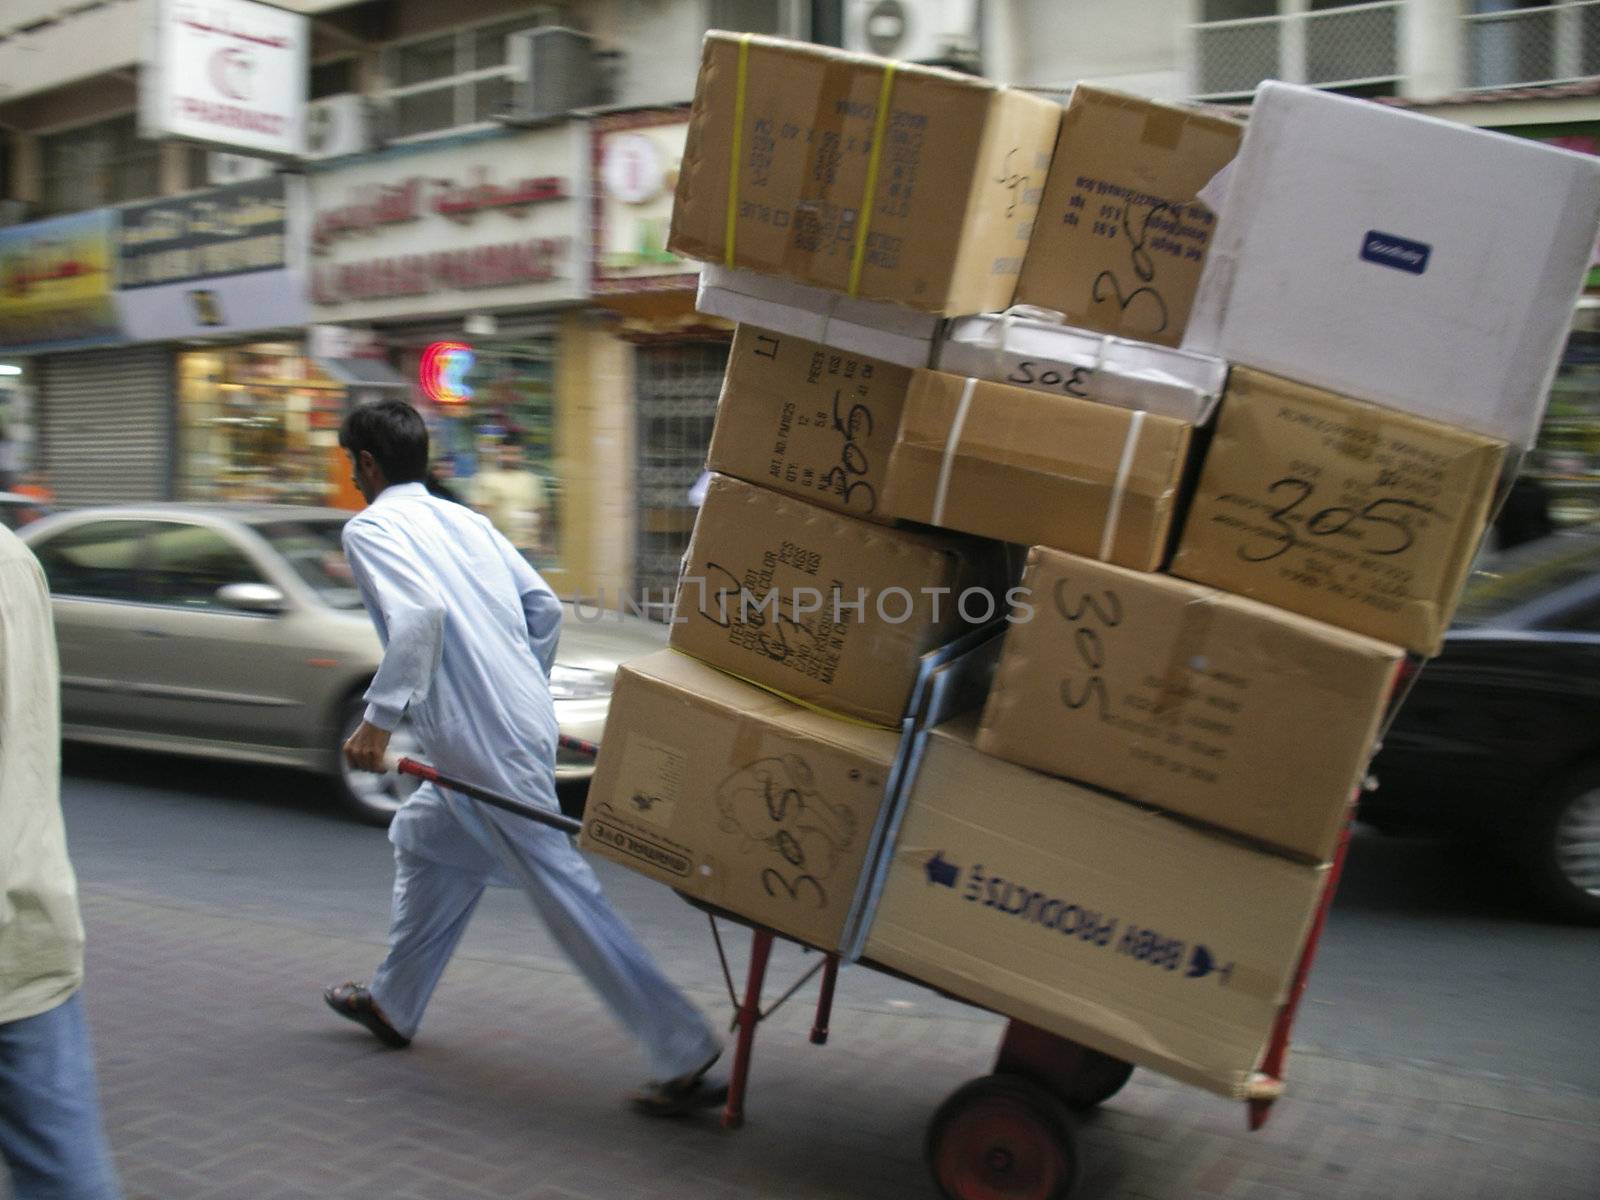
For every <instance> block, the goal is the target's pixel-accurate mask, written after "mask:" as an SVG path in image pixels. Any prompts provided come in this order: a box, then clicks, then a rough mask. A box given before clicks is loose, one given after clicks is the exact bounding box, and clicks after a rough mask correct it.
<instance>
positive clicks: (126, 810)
mask: <svg viewBox="0 0 1600 1200" xmlns="http://www.w3.org/2000/svg"><path fill="white" fill-rule="evenodd" d="M62 801H63V806H64V808H65V810H66V815H67V824H68V833H69V838H70V844H71V850H72V854H73V858H74V860H75V862H76V864H77V868H78V872H79V876H80V881H81V886H82V887H83V888H84V889H86V890H91V889H99V890H102V891H105V892H110V893H114V894H118V895H123V896H127V897H130V898H137V899H140V900H142V901H146V902H150V903H156V904H160V905H164V906H165V905H171V906H178V907H183V908H190V909H197V910H210V911H223V912H228V913H233V914H239V915H248V916H250V917H252V918H257V919H261V920H265V921H267V922H270V923H276V924H283V925H289V926H293V927H297V928H302V929H308V930H317V931H323V932H327V933H330V934H335V935H339V936H346V937H353V938H365V939H369V940H374V941H379V940H381V939H382V937H383V935H384V931H385V928H386V924H387V915H388V901H389V889H390V884H391V881H392V875H391V859H390V849H389V845H388V843H387V841H386V840H385V839H384V836H383V834H382V833H381V832H380V831H378V830H376V829H373V828H370V827H366V826H361V825H357V824H354V823H352V822H350V821H349V820H347V819H346V818H344V817H343V816H342V815H341V814H339V813H338V812H337V811H336V810H335V809H334V808H333V807H332V806H331V804H330V803H329V802H328V800H327V797H326V793H325V791H324V790H323V787H322V785H321V783H320V781H318V780H317V779H315V778H313V777H310V776H306V775H302V774H300V773H298V772H293V771H286V770H284V771H280V770H273V769H263V768H257V767H238V766H233V765H228V764H211V763H206V762H200V761H196V760H186V759H175V758H167V757H159V756H153V755H141V754H134V753H124V752H120V751H116V752H113V751H102V750H91V749H86V748H73V749H69V751H68V754H67V756H66V761H65V764H64V779H63V784H62ZM597 869H598V870H599V872H600V875H601V878H602V880H603V881H604V883H605V885H606V887H607V890H608V891H609V893H610V895H611V896H612V898H613V900H614V901H615V903H616V904H617V906H618V908H619V909H621V910H622V912H623V913H624V914H625V915H626V916H627V917H628V918H629V919H630V920H631V921H632V922H633V923H634V925H635V927H636V928H637V929H638V930H639V932H640V933H641V935H642V936H643V937H644V939H645V941H646V943H647V944H648V945H650V946H651V947H652V948H653V949H654V950H655V951H656V953H657V954H658V955H659V956H660V957H661V959H662V960H663V962H664V963H665V964H666V965H667V966H668V968H669V970H670V972H671V973H672V974H673V976H674V977H675V978H677V979H679V980H680V981H682V982H684V983H688V984H692V985H699V986H702V987H715V986H717V980H718V977H719V975H720V969H719V967H718V965H717V957H716V953H715V950H714V947H713V944H712V941H711V938H710V936H709V934H708V932H707V927H706V920H705V918H704V917H703V916H702V915H700V914H699V913H697V912H695V911H694V910H692V909H691V908H689V907H688V906H687V905H686V904H683V903H682V902H680V901H678V900H677V899H675V898H674V897H672V896H671V894H670V893H668V892H667V891H665V890H664V889H662V888H660V887H658V886H657V885H655V884H652V883H650V882H648V881H646V880H643V879H641V878H640V877H638V876H636V875H633V874H631V873H629V872H627V871H624V870H621V869H619V868H615V867H613V866H611V865H610V864H608V863H598V864H597ZM732 936H733V938H734V940H735V941H736V942H737V941H738V940H740V935H739V934H738V933H737V931H734V932H733V934H732ZM461 953H462V954H465V955H471V956H474V957H479V958H486V959H494V960H500V961H508V962H527V961H546V960H548V961H555V960H558V959H559V954H558V952H557V951H556V949H555V948H554V946H553V944H552V943H551V941H550V940H549V938H547V937H546V936H545V934H544V933H543V931H542V929H541V928H540V927H539V924H538V922H537V920H536V919H535V918H534V917H533V916H532V914H531V913H530V912H529V911H528V909H527V906H526V901H525V900H524V899H523V898H522V897H521V896H520V894H518V893H515V892H512V891H491V892H490V893H489V895H487V896H486V897H485V899H484V902H483V903H482V905H481V906H480V907H479V909H478V913H477V915H476V917H475V918H474V921H473V925H472V927H471V929H470V930H469V932H468V934H467V937H466V939H465V941H464V942H463V945H462V948H461ZM739 957H741V958H742V955H740V956H739ZM375 965H376V964H375V962H352V963H351V964H350V965H349V967H350V970H349V973H350V975H351V976H352V977H354V978H365V977H367V975H368V974H369V973H370V971H371V969H372V967H373V966H375ZM801 965H803V964H800V963H799V959H798V954H797V953H793V952H791V953H789V954H786V955H785V956H784V957H783V958H782V959H780V960H779V962H778V964H777V965H775V967H774V969H773V973H772V974H771V975H770V976H769V979H771V980H773V981H775V982H776V981H781V980H782V979H783V978H784V977H785V975H786V973H792V972H793V970H795V969H797V968H798V967H799V966H801ZM329 982H336V981H333V980H330V981H329ZM444 986H446V987H448V986H449V977H448V976H447V977H446V980H445V984H444ZM949 1003H950V1002H949V1001H945V1000H942V999H940V998H938V997H935V996H933V995H932V994H931V993H929V992H927V991H925V990H923V989H921V988H918V987H916V986H914V985H911V984H907V983H903V982H900V981H897V980H892V979H889V978H886V977H884V976H881V975H878V974H876V973H874V972H869V971H864V970H856V971H846V972H845V973H844V975H843V976H842V978H841V985H840V996H839V1004H840V1005H841V1006H842V1007H843V1008H845V1009H849V1008H852V1007H854V1008H865V1009H872V1010H879V1011H882V1010H886V1009H887V1010H901V1011H908V1012H911V1011H917V1010H924V1011H925V1010H927V1009H930V1008H932V1009H937V1008H939V1007H940V1006H943V1005H947V1004H949ZM845 1020H848V1013H847V1012H842V1013H840V1014H839V1015H838V1016H837V1017H836V1023H837V1022H840V1021H845ZM1596 1029H1600V929H1585V928H1578V927H1572V926H1564V925H1560V924H1554V923H1551V922H1549V921H1547V920H1546V919H1545V918H1544V917H1543V916H1542V915H1541V914H1540V913H1539V912H1538V910H1537V909H1536V908H1535V907H1533V906H1532V905H1531V904H1530V902H1529V901H1527V900H1526V899H1525V898H1524V896H1523V893H1522V890H1521V889H1520V887H1518V886H1517V884H1516V881H1515V880H1514V879H1510V878H1508V877H1507V875H1506V872H1505V869H1504V868H1502V867H1500V866H1499V865H1497V864H1495V863H1493V862H1487V861H1478V860H1474V859H1471V858H1468V857H1464V856H1463V855H1462V854H1461V853H1460V852H1458V851H1455V850H1453V849H1452V848H1450V847H1448V846H1442V845H1439V844H1435V843H1431V842H1426V841H1406V840H1392V839H1385V838H1380V837H1378V836H1377V835H1375V834H1369V833H1366V832H1364V831H1358V833H1357V837H1356V841H1355V844H1354V846H1353V848H1352V853H1351V857H1350V861H1349V864H1348V867H1347V870H1346V875H1345V879H1344V883H1343V885H1342V887H1341V889H1340V892H1339V897H1338V900H1337V903H1336V905H1335V910H1334V913H1333V916H1332V919H1331V921H1330V923H1329V927H1328V930H1327V932H1326V934H1325V936H1324V939H1323V942H1322V950H1321V953H1320V957H1319V959H1318V962H1317V965H1316V969H1315V972H1314V974H1313V977H1312V983H1311V989H1310V992H1309V994H1308V1001H1307V1003H1306V1005H1305V1007H1304V1009H1303V1010H1302V1015H1301V1018H1300V1022H1299V1025H1298V1027H1297V1032H1296V1045H1298V1046H1301V1047H1304V1048H1306V1049H1308V1050H1315V1051H1317V1052H1318V1053H1321V1054H1324V1055H1328V1056H1332V1057H1337V1058H1342V1059H1347V1060H1350V1061H1355V1062H1362V1063H1368V1064H1376V1065H1382V1064H1385V1063H1404V1064H1407V1065H1410V1066H1420V1067H1424V1068H1431V1069H1437V1070H1444V1071H1449V1072H1452V1073H1460V1074H1468V1075H1483V1076H1491V1077H1496V1078H1500V1079H1506V1080H1517V1081H1526V1082H1528V1083H1530V1084H1533V1085H1535V1086H1542V1087H1547V1088H1551V1089H1556V1090H1561V1091H1575V1092H1579V1093H1583V1094H1587V1095H1590V1096H1600V1038H1596V1037H1595V1030H1596Z"/></svg>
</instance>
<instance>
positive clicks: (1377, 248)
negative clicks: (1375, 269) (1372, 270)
mask: <svg viewBox="0 0 1600 1200" xmlns="http://www.w3.org/2000/svg"><path fill="white" fill-rule="evenodd" d="M1432 253H1433V247H1432V246H1430V245H1428V244H1427V243H1426V242H1414V241H1412V240H1411V239H1410V238H1403V237H1399V236H1398V235H1396V234H1393V233H1384V232H1383V231H1381V230H1378V229H1369V230H1367V235H1366V237H1364V238H1362V240H1361V257H1362V258H1364V259H1366V260H1367V261H1368V262H1370V263H1377V264H1378V265H1379V266H1380V267H1393V268H1394V269H1395V270H1396V271H1407V272H1409V273H1410V274H1412V275H1421V274H1422V273H1423V272H1424V271H1426V270H1427V269H1428V256H1429V255H1430V254H1432Z"/></svg>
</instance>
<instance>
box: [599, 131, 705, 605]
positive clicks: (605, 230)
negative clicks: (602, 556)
mask: <svg viewBox="0 0 1600 1200" xmlns="http://www.w3.org/2000/svg"><path fill="white" fill-rule="evenodd" d="M687 131H688V109H687V107H677V108H669V109H650V110H642V111H636V112H628V113H617V114H614V115H610V116H605V117H601V118H598V119H597V120H596V121H595V122H594V147H593V162H592V166H593V171H594V236H595V254H594V295H595V303H596V304H597V305H599V306H602V307H603V308H604V309H605V310H606V311H607V312H608V313H609V314H610V317H611V325H612V332H613V335H614V336H615V337H616V338H617V339H618V340H619V341H620V342H621V343H622V344H623V345H624V346H625V347H626V349H625V351H624V358H625V363H626V367H627V369H628V373H629V375H630V376H631V379H632V385H631V387H630V388H629V389H628V392H629V395H628V396H627V397H626V402H627V403H629V407H630V408H631V414H630V419H629V425H630V427H631V432H632V438H631V441H632V444H633V454H632V456H631V457H632V464H631V465H632V472H631V477H632V483H633V487H632V497H631V500H632V503H631V504H630V505H629V510H628V511H626V512H624V513H622V514H619V515H621V516H622V517H624V518H625V519H626V520H627V522H628V524H629V525H630V526H631V528H632V530H633V537H632V545H631V559H632V570H631V573H630V578H629V584H628V587H629V591H630V593H631V595H632V596H633V597H634V599H635V600H636V601H638V602H642V603H644V604H646V605H649V606H651V607H653V608H655V609H657V610H662V611H664V610H665V609H666V608H667V607H668V606H669V605H670V602H671V596H672V592H673V588H674V586H675V584H676V582H677V577H678V565H679V562H680V561H681V559H682V557H683V552H684V550H685V548H687V546H688V542H689V534H690V532H691V531H692V530H693V528H694V520H695V515H696V513H697V508H696V505H695V502H694V500H693V498H692V489H693V488H694V484H695V482H696V480H698V479H699V477H700V474H701V472H702V471H703V470H704V468H705V459H706V451H707V449H708V448H709V446H710V443H711V427H712V425H713V423H714V422H715V420H716V412H717V397H718V396H719V395H720V393H721V391H722V376H723V372H724V370H725V368H726V367H727V362H728V342H729V338H730V336H731V329H730V328H729V327H728V326H727V324H726V323H725V322H722V321H720V320H718V319H716V318H714V317H704V316H701V315H700V314H699V313H697V312H695V309H694V297H695V285H696V282H697V281H698V278H699V276H698V264H696V263H692V262H688V261H686V260H684V259H680V258H678V257H677V256H676V255H673V254H671V253H670V252H669V251H668V250H667V249H666V244H667V234H668V231H669V228H670V226H671V223H672V202H673V191H674V188H675V187H676V182H677V177H678V170H679V166H680V164H681V162H682V159H683V147H684V140H685V136H686V134H687ZM619 399H621V398H620V397H619Z"/></svg>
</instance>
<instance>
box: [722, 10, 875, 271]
mask: <svg viewBox="0 0 1600 1200" xmlns="http://www.w3.org/2000/svg"><path fill="white" fill-rule="evenodd" d="M750 37H751V35H750V34H748V33H747V34H744V35H743V36H742V37H740V39H739V65H738V70H737V74H736V76H735V82H734V90H733V136H732V137H730V138H729V139H728V209H727V215H726V217H725V222H726V224H725V226H724V229H723V234H722V261H723V265H724V266H727V267H729V268H730V269H731V268H732V267H733V265H734V261H733V260H734V243H735V241H736V239H737V237H738V229H739V166H740V164H739V157H740V154H741V153H742V151H743V149H744V107H745V90H746V87H747V85H748V83H749V79H750ZM894 70H895V64H894V63H892V62H889V63H885V64H884V67H883V82H882V84H881V86H880V87H879V88H878V111H877V113H876V115H875V116H874V118H873V127H872V149H871V150H870V151H869V152H868V155H867V180H866V186H865V187H864V188H863V189H862V197H861V209H860V212H859V213H858V214H857V220H856V241H855V246H854V248H853V250H852V252H851V255H850V284H849V294H850V295H852V296H854V295H855V294H856V293H857V292H858V291H859V290H860V287H861V266H862V264H863V263H864V262H865V261H866V257H867V226H868V224H869V222H870V218H871V215H872V205H873V201H874V199H875V197H876V196H877V192H878V167H879V164H880V163H881V162H882V161H883V139H884V133H885V131H886V130H887V129H888V127H889V96H890V93H891V91H892V90H893V88H894Z"/></svg>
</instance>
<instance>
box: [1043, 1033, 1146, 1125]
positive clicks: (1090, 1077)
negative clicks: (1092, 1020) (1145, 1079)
mask: <svg viewBox="0 0 1600 1200" xmlns="http://www.w3.org/2000/svg"><path fill="white" fill-rule="evenodd" d="M1132 1076H1133V1064H1132V1063H1130V1062H1123V1061H1122V1060H1121V1059H1120V1058H1112V1057H1111V1055H1109V1054H1101V1053H1100V1051H1098V1050H1091V1049H1089V1047H1087V1046H1085V1047H1083V1061H1082V1062H1081V1063H1080V1064H1079V1066H1078V1069H1077V1071H1076V1072H1075V1073H1074V1074H1073V1075H1072V1077H1071V1078H1069V1079H1062V1080H1057V1081H1056V1093H1057V1095H1059V1096H1060V1097H1061V1099H1062V1102H1063V1103H1065V1104H1066V1106H1067V1107H1068V1108H1070V1109H1073V1110H1074V1111H1076V1112H1083V1111H1085V1110H1086V1109H1091V1108H1093V1107H1094V1106H1095V1105H1097V1104H1104V1103H1105V1102H1106V1101H1107V1100H1109V1099H1111V1097H1113V1096H1115V1095H1116V1094H1117V1093H1118V1092H1120V1091H1121V1090H1122V1088H1123V1085H1124V1084H1126V1083H1127V1082H1128V1080H1129V1079H1130V1078H1132Z"/></svg>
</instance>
